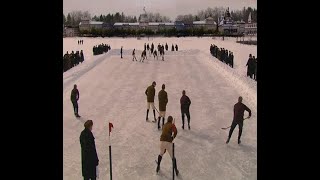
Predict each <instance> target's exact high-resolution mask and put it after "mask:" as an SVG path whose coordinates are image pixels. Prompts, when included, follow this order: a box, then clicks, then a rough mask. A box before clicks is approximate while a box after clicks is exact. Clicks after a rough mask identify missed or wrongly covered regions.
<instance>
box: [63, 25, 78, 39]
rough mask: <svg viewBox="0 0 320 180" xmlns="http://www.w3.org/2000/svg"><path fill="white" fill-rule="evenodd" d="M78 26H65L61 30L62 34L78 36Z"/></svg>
mask: <svg viewBox="0 0 320 180" xmlns="http://www.w3.org/2000/svg"><path fill="white" fill-rule="evenodd" d="M79 34H80V32H79V28H78V27H72V26H65V27H64V30H63V36H64V37H75V36H79Z"/></svg>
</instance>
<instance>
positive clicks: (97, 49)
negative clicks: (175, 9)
mask: <svg viewBox="0 0 320 180" xmlns="http://www.w3.org/2000/svg"><path fill="white" fill-rule="evenodd" d="M110 49H111V47H110V46H109V45H108V44H103V43H102V44H99V45H97V46H93V48H92V51H93V55H94V56H95V55H99V54H102V53H107V52H108V51H109V50H110Z"/></svg>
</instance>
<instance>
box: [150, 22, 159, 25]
mask: <svg viewBox="0 0 320 180" xmlns="http://www.w3.org/2000/svg"><path fill="white" fill-rule="evenodd" d="M159 24H160V23H157V22H150V23H149V26H159Z"/></svg>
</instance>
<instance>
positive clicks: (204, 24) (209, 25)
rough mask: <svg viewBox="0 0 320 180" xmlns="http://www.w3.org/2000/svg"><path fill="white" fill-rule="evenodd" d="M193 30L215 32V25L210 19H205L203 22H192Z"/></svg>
mask: <svg viewBox="0 0 320 180" xmlns="http://www.w3.org/2000/svg"><path fill="white" fill-rule="evenodd" d="M192 24H193V28H196V29H197V28H203V29H204V30H216V28H217V23H216V22H215V21H214V20H213V18H212V17H208V18H206V19H205V20H204V21H193V23H192Z"/></svg>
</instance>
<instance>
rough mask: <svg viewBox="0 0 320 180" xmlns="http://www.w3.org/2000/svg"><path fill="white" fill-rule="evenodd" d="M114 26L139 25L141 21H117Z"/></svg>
mask: <svg viewBox="0 0 320 180" xmlns="http://www.w3.org/2000/svg"><path fill="white" fill-rule="evenodd" d="M114 26H139V23H126V22H124V23H123V22H116V23H114Z"/></svg>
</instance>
